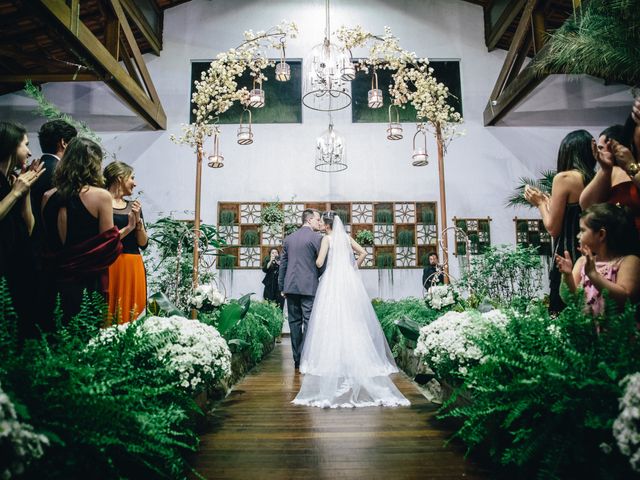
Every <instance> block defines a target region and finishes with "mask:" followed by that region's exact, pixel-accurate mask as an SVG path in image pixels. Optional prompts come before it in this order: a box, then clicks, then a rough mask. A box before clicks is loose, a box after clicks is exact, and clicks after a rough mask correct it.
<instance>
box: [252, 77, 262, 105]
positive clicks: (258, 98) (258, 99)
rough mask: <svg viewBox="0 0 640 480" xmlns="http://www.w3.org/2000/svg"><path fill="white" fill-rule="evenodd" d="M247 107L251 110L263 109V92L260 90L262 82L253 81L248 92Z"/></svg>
mask: <svg viewBox="0 0 640 480" xmlns="http://www.w3.org/2000/svg"><path fill="white" fill-rule="evenodd" d="M256 85H257V87H256ZM248 105H249V106H250V107H251V108H262V107H264V90H262V80H255V79H254V80H253V88H252V89H251V91H250V92H249V104H248Z"/></svg>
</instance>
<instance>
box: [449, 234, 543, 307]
mask: <svg viewBox="0 0 640 480" xmlns="http://www.w3.org/2000/svg"><path fill="white" fill-rule="evenodd" d="M459 246H460V244H459ZM541 282H542V261H541V260H540V256H539V254H538V252H537V249H536V248H535V247H533V246H522V245H516V246H515V248H514V247H512V246H508V245H498V246H491V245H490V246H487V247H486V248H485V250H484V252H483V253H482V254H481V255H477V256H474V257H472V259H471V265H470V267H469V269H468V271H467V272H466V273H465V275H464V277H463V279H462V282H461V284H462V286H464V287H465V288H467V289H468V290H469V291H470V292H471V293H473V294H475V295H476V296H477V297H479V298H484V297H488V298H489V299H491V301H493V302H495V303H496V304H500V305H503V306H507V305H509V304H511V303H512V302H513V301H515V300H516V299H524V300H531V299H533V298H536V297H537V296H538V295H539V293H540V288H541Z"/></svg>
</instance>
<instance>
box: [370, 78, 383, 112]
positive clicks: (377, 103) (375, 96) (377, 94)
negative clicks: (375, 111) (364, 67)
mask: <svg viewBox="0 0 640 480" xmlns="http://www.w3.org/2000/svg"><path fill="white" fill-rule="evenodd" d="M367 104H368V105H369V108H380V107H382V104H383V99H382V90H380V89H379V88H378V74H377V73H376V72H375V70H374V71H373V76H372V77H371V90H369V93H368V94H367Z"/></svg>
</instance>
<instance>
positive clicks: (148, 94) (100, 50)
mask: <svg viewBox="0 0 640 480" xmlns="http://www.w3.org/2000/svg"><path fill="white" fill-rule="evenodd" d="M32 3H33V5H34V7H36V8H35V9H34V13H36V14H37V15H41V16H42V17H44V18H45V19H46V20H48V21H50V22H52V23H53V24H54V25H55V27H56V30H57V31H58V32H60V34H61V36H62V37H63V39H64V40H65V41H67V42H69V43H70V44H71V45H72V47H73V50H74V51H77V52H78V53H79V55H81V56H82V57H83V58H86V59H87V60H88V61H90V62H91V64H92V65H91V67H92V68H91V69H92V70H94V71H96V72H99V73H98V74H99V75H100V76H104V78H105V79H106V80H105V81H106V83H107V84H108V85H109V86H110V87H111V89H112V90H113V91H114V92H115V93H116V94H117V95H118V96H119V97H120V98H122V99H123V101H124V102H125V103H126V104H127V105H128V106H129V107H130V108H131V109H133V110H134V111H135V112H137V113H138V114H140V115H141V116H142V117H143V118H144V119H145V120H146V121H147V122H148V123H149V124H150V125H151V126H152V127H153V128H156V129H165V128H166V125H167V117H166V114H165V112H164V110H163V108H162V105H161V103H160V99H159V97H158V94H157V92H156V90H155V87H154V85H153V82H152V80H151V76H150V75H149V72H148V70H147V67H146V65H145V63H144V60H143V58H142V54H141V53H140V49H139V48H138V45H137V43H136V40H135V37H134V36H133V33H132V31H131V27H130V25H129V23H128V20H127V17H126V15H125V13H124V10H123V8H122V5H121V3H120V0H110V4H111V7H112V8H113V11H114V14H115V17H116V18H117V20H118V22H119V25H120V28H121V30H122V33H123V34H124V35H123V36H124V40H125V41H126V43H127V47H128V48H129V50H130V51H131V52H132V59H131V60H132V63H133V64H135V67H136V69H137V71H138V73H139V74H140V77H141V79H142V84H143V85H140V83H139V82H138V81H136V80H135V79H134V78H132V76H131V75H130V73H129V72H127V70H125V69H124V68H123V67H122V65H120V63H119V61H118V60H119V59H118V58H117V55H118V52H117V49H115V50H114V45H118V43H119V42H118V41H117V37H116V40H114V39H113V37H111V39H110V40H108V47H107V46H105V45H103V44H102V42H101V41H100V40H99V39H98V38H97V37H96V36H95V35H94V34H93V33H92V32H91V30H90V29H89V28H88V27H87V26H86V25H84V23H83V22H82V21H81V20H80V18H79V8H76V7H77V5H79V2H78V0H72V2H71V6H70V7H69V6H67V3H66V2H65V0H34V1H33V2H32ZM112 28H113V27H112ZM120 41H123V38H120ZM120 53H122V50H121V51H120ZM114 54H115V55H116V56H114Z"/></svg>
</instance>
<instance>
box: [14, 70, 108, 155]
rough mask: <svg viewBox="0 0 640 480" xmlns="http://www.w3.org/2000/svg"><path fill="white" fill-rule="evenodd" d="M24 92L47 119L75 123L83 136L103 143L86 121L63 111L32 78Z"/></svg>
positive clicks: (25, 86)
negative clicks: (49, 99) (45, 94)
mask: <svg viewBox="0 0 640 480" xmlns="http://www.w3.org/2000/svg"><path fill="white" fill-rule="evenodd" d="M24 92H25V93H26V94H27V96H28V97H29V98H32V99H33V100H35V101H36V103H37V104H38V110H37V113H38V114H39V115H41V116H43V117H44V118H46V119H47V120H64V121H65V122H67V123H69V124H71V125H73V126H74V127H75V128H76V130H78V132H79V133H81V134H82V136H84V137H87V138H90V139H91V140H93V141H95V142H96V143H98V144H102V139H101V138H100V137H99V136H98V135H97V134H96V133H95V132H94V131H93V130H91V129H90V128H89V127H88V126H87V124H86V123H84V122H80V121H78V120H75V119H74V118H73V117H71V116H70V115H67V114H66V113H62V112H61V111H60V109H59V108H58V107H57V106H55V105H54V104H53V103H51V102H49V101H48V100H47V99H46V98H45V96H44V94H43V93H42V90H41V89H40V88H39V87H36V86H35V85H34V84H33V83H32V82H31V80H27V81H26V82H25V85H24Z"/></svg>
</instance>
